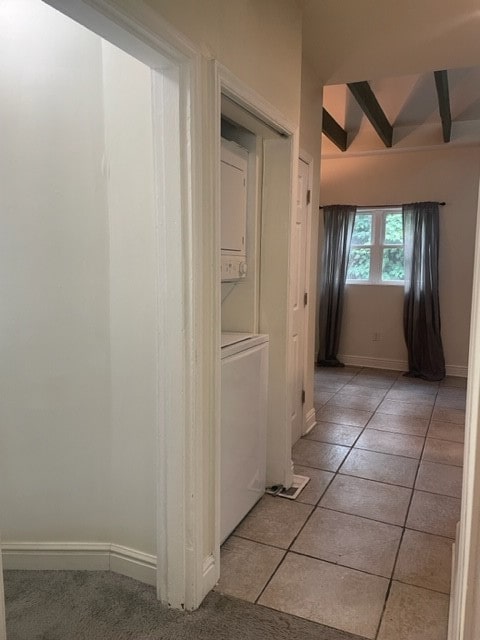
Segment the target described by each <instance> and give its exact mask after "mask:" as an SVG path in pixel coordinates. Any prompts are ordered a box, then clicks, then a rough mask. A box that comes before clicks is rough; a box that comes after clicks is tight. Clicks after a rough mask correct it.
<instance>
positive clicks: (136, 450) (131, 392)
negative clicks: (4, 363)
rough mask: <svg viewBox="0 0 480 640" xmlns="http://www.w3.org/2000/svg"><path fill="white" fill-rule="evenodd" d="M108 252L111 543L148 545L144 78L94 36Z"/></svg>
mask: <svg viewBox="0 0 480 640" xmlns="http://www.w3.org/2000/svg"><path fill="white" fill-rule="evenodd" d="M102 54H103V55H102V62H103V88H104V94H103V96H104V114H105V163H106V172H107V176H108V181H107V193H108V216H109V232H110V244H109V256H110V367H111V369H110V377H111V403H112V404H111V411H112V416H111V419H112V422H111V424H112V427H111V456H112V458H111V460H112V522H111V525H112V542H114V543H116V544H121V545H125V546H127V547H133V548H134V549H141V550H142V551H145V552H147V553H150V554H155V553H156V542H155V540H156V524H155V518H156V510H155V487H156V476H155V452H156V444H155V443H156V425H157V415H156V398H157V371H156V366H157V365H156V359H157V341H156V327H155V319H156V285H155V274H156V259H155V241H156V235H155V194H154V189H153V185H154V175H153V126H152V100H151V93H152V83H151V71H150V69H149V68H148V67H146V66H145V65H143V64H142V63H140V62H138V61H137V60H135V59H134V58H132V57H131V56H129V55H127V54H126V53H124V52H123V51H120V49H117V48H116V47H114V46H113V45H111V44H109V43H108V42H105V41H103V43H102Z"/></svg>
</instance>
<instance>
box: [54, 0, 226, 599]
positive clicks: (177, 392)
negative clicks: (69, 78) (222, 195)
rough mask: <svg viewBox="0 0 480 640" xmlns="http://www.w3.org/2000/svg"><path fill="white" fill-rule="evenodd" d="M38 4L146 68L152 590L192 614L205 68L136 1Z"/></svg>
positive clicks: (197, 517)
mask: <svg viewBox="0 0 480 640" xmlns="http://www.w3.org/2000/svg"><path fill="white" fill-rule="evenodd" d="M46 1H47V3H48V4H50V5H52V6H53V7H55V8H56V9H58V10H59V11H61V12H62V13H64V14H66V15H68V16H70V17H71V18H73V19H74V20H76V21H77V22H79V23H81V24H83V25H84V26H85V27H87V28H89V29H90V30H92V31H94V32H95V33H97V34H98V35H100V36H102V37H103V38H105V39H107V40H109V41H110V42H112V43H113V44H115V45H117V46H119V47H120V48H122V49H123V50H125V51H127V52H128V53H130V54H131V55H133V56H135V57H136V58H138V59H139V60H141V61H142V62H144V63H145V64H147V65H149V66H150V67H151V68H152V69H153V75H154V104H156V105H157V107H159V108H157V109H156V110H155V117H154V121H155V131H156V136H155V137H156V140H155V145H156V178H157V184H156V192H157V264H158V274H157V275H158V277H157V298H158V304H157V327H158V358H157V370H158V374H159V385H158V429H157V443H158V447H157V451H158V455H157V532H156V537H157V558H158V570H157V594H158V597H159V599H160V600H161V601H162V602H164V603H165V604H168V605H169V606H171V607H174V608H179V609H194V608H196V607H197V606H198V605H199V604H200V602H201V601H202V599H203V597H204V596H205V594H206V593H207V592H208V590H209V589H210V588H211V587H212V586H213V584H214V580H215V575H214V573H215V572H212V570H211V567H212V566H213V564H214V563H212V562H211V561H209V555H211V554H209V552H208V548H206V547H205V544H204V537H205V536H204V529H205V528H206V523H205V517H204V511H205V504H206V495H207V494H208V493H209V491H210V487H209V486H208V485H206V484H205V483H204V482H203V478H204V473H203V471H204V465H205V464H208V437H206V433H208V430H209V428H210V425H211V424H212V422H214V420H215V417H214V414H215V411H216V407H215V403H214V396H213V394H212V393H211V391H210V387H211V379H212V378H211V371H212V370H213V368H214V367H215V361H214V354H215V345H214V342H213V338H214V336H215V335H216V332H215V331H214V330H211V329H210V328H209V327H210V322H211V323H212V324H213V325H215V326H216V325H217V324H218V317H217V316H216V306H215V304H214V296H213V295H212V294H211V293H210V292H211V291H212V283H213V278H212V274H211V273H210V272H211V271H212V267H211V261H210V256H211V255H212V252H213V247H212V244H211V241H210V229H211V226H210V225H211V216H212V214H211V211H212V209H211V202H210V201H209V200H208V196H209V194H208V188H206V189H204V185H205V184H207V185H208V184H209V175H208V174H206V173H204V172H203V169H202V160H203V157H204V154H205V153H206V152H205V151H204V147H205V145H203V144H202V143H203V142H204V140H203V139H202V132H203V131H204V128H203V123H202V118H203V107H204V97H203V93H204V91H205V89H204V83H203V82H202V81H203V80H204V78H205V76H206V72H205V69H204V63H203V61H202V58H201V56H200V53H199V52H198V50H197V49H196V48H195V47H194V46H193V45H192V44H190V43H189V42H188V41H187V40H186V39H185V38H184V37H183V36H181V35H180V34H178V33H177V32H176V31H175V30H174V29H172V27H171V26H170V25H169V24H168V23H166V22H165V21H164V20H163V19H162V18H161V17H160V16H159V14H158V13H157V12H155V11H153V10H150V9H149V8H148V7H147V6H146V5H144V4H139V6H138V7H136V6H135V3H134V4H133V5H131V8H129V10H128V12H127V11H126V10H123V9H120V8H119V7H118V5H116V4H115V3H114V2H113V1H112V0H46ZM207 142H208V141H207ZM167 155H168V162H164V159H165V158H166V157H167ZM213 290H214V289H213ZM204 318H207V319H209V320H210V322H205V320H204ZM205 557H206V558H207V560H206V562H205ZM205 565H206V566H207V571H206V572H205ZM208 569H210V570H208ZM207 578H210V581H209V582H208V584H206V579H207Z"/></svg>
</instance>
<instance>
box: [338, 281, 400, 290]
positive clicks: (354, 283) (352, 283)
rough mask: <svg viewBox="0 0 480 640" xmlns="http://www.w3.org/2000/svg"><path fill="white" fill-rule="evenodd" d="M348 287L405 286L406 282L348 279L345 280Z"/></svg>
mask: <svg viewBox="0 0 480 640" xmlns="http://www.w3.org/2000/svg"><path fill="white" fill-rule="evenodd" d="M345 284H346V285H347V287H350V286H360V287H402V289H403V287H404V286H405V282H403V281H402V282H371V281H368V282H367V281H361V280H347V281H346V282H345Z"/></svg>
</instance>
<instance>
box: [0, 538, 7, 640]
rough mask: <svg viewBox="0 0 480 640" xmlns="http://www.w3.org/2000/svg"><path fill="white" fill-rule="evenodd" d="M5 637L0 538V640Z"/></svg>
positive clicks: (0, 546) (0, 541) (4, 639)
mask: <svg viewBox="0 0 480 640" xmlns="http://www.w3.org/2000/svg"><path fill="white" fill-rule="evenodd" d="M6 639H7V629H6V626H5V594H4V591H3V565H2V540H1V538H0V640H6Z"/></svg>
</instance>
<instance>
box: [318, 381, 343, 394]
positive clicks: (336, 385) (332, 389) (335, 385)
mask: <svg viewBox="0 0 480 640" xmlns="http://www.w3.org/2000/svg"><path fill="white" fill-rule="evenodd" d="M344 386H345V384H344V383H343V382H336V381H335V380H331V381H330V380H322V381H319V382H317V381H315V383H314V387H313V393H314V394H315V393H317V392H318V393H331V394H334V393H336V392H337V391H340V389H341V388H342V387H344Z"/></svg>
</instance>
